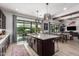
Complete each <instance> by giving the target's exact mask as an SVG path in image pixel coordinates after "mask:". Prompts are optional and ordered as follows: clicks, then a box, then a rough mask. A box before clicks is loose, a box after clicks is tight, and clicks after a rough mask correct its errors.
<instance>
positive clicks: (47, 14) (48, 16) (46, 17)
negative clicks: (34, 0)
mask: <svg viewBox="0 0 79 59" xmlns="http://www.w3.org/2000/svg"><path fill="white" fill-rule="evenodd" d="M48 5H49V4H48V3H46V8H47V13H45V14H44V20H50V19H51V14H50V13H49V12H48Z"/></svg>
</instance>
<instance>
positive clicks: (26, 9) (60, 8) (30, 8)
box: [0, 3, 79, 18]
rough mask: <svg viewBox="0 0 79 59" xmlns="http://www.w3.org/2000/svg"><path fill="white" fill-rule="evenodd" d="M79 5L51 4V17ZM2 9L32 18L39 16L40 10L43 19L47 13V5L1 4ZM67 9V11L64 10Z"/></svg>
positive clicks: (49, 7) (49, 9)
mask: <svg viewBox="0 0 79 59" xmlns="http://www.w3.org/2000/svg"><path fill="white" fill-rule="evenodd" d="M76 5H79V4H77V3H49V5H48V12H49V13H50V14H51V15H58V14H61V13H63V12H65V11H66V10H69V9H71V8H72V7H75V6H76ZM0 7H2V8H5V9H6V10H10V11H14V12H18V13H22V14H25V15H26V14H28V15H31V16H37V12H36V10H38V11H39V12H38V16H39V17H41V18H42V17H43V15H44V14H45V13H46V12H47V9H46V4H45V3H0ZM64 9H65V10H64Z"/></svg>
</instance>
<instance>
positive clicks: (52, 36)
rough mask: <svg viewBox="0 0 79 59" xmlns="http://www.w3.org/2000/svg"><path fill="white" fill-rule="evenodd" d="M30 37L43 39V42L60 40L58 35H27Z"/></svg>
mask: <svg viewBox="0 0 79 59" xmlns="http://www.w3.org/2000/svg"><path fill="white" fill-rule="evenodd" d="M27 35H29V36H32V37H35V38H38V39H41V40H47V39H52V38H58V37H59V36H58V35H52V34H41V33H39V34H27Z"/></svg>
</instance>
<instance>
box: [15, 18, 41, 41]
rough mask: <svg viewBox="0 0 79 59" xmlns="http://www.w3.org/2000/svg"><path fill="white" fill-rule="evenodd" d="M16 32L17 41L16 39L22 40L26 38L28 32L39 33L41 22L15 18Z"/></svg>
mask: <svg viewBox="0 0 79 59" xmlns="http://www.w3.org/2000/svg"><path fill="white" fill-rule="evenodd" d="M16 29H17V30H16V32H17V42H18V41H24V40H27V34H28V33H37V32H38V33H39V32H40V30H41V24H40V23H36V22H35V20H33V21H32V20H30V21H29V19H23V18H19V19H17V26H16Z"/></svg>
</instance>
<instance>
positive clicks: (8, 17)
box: [2, 10, 13, 42]
mask: <svg viewBox="0 0 79 59" xmlns="http://www.w3.org/2000/svg"><path fill="white" fill-rule="evenodd" d="M2 11H3V13H4V14H5V16H6V31H7V32H8V33H10V42H12V33H13V32H12V31H13V30H12V29H13V28H12V26H13V25H12V24H13V23H12V22H13V17H12V13H10V12H8V11H6V10H2Z"/></svg>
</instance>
